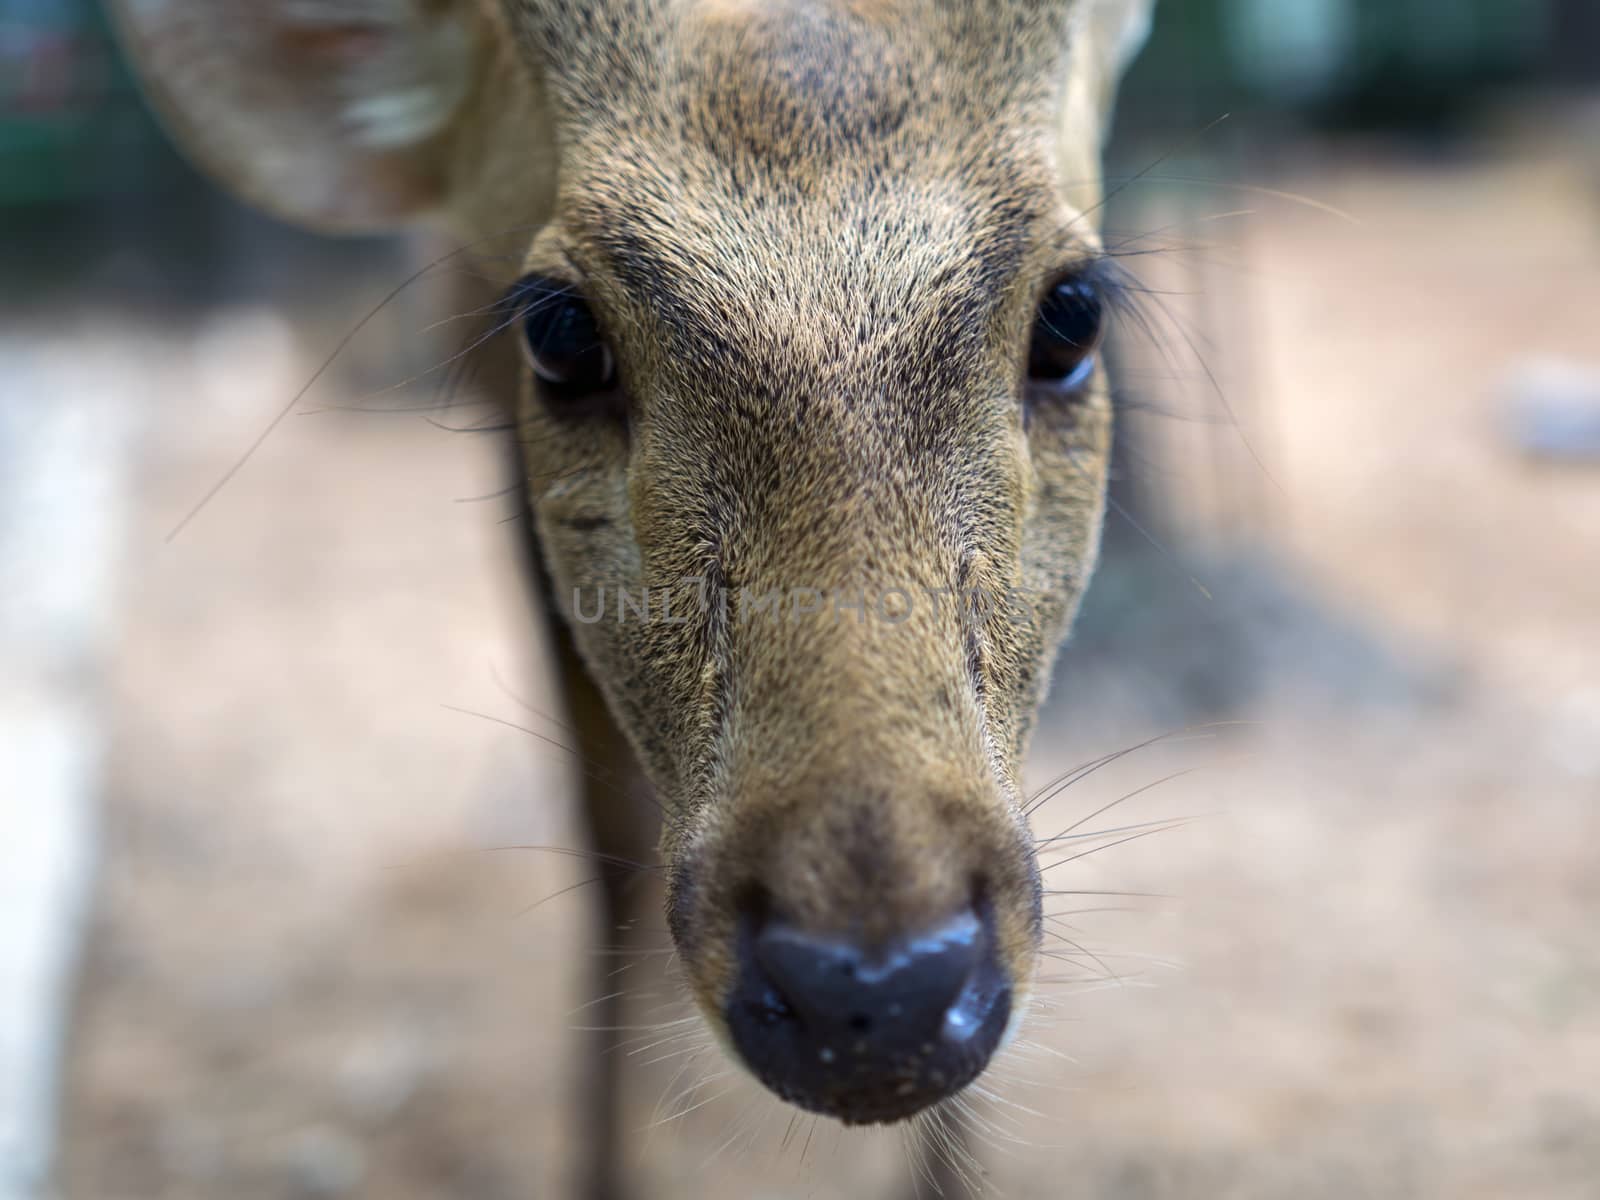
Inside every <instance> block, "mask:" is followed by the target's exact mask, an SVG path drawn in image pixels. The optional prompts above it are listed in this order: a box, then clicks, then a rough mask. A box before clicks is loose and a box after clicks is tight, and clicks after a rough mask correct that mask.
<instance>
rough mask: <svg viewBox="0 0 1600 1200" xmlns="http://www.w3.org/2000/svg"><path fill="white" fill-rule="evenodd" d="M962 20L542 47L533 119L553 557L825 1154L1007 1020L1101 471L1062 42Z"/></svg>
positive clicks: (762, 29)
mask: <svg viewBox="0 0 1600 1200" xmlns="http://www.w3.org/2000/svg"><path fill="white" fill-rule="evenodd" d="M956 7H957V6H949V7H948V8H946V9H919V10H916V11H913V12H910V13H906V14H894V15H889V14H884V13H881V12H869V11H866V10H865V6H862V8H861V9H859V10H858V11H854V12H853V11H850V10H849V9H847V8H844V7H841V8H839V9H836V10H830V9H828V8H825V7H823V6H813V5H794V6H784V5H776V6H775V5H754V4H752V5H747V6H739V5H721V6H717V7H714V8H712V7H709V6H708V7H707V8H706V9H702V10H698V11H695V12H693V13H691V14H690V15H688V16H685V17H684V18H682V24H681V25H680V26H679V27H677V28H676V29H674V31H673V36H671V37H667V36H663V35H661V34H660V33H658V32H655V31H657V30H659V29H660V28H661V26H662V24H663V23H664V21H665V19H666V18H665V17H664V16H663V17H661V18H659V19H658V20H656V21H652V22H642V23H641V27H642V28H646V29H649V30H651V31H652V32H651V33H650V34H648V35H646V36H643V37H640V38H639V39H638V40H637V41H634V42H627V41H622V40H609V41H607V42H605V43H604V44H602V45H600V46H594V47H585V48H584V49H579V50H576V52H575V53H567V51H568V50H571V49H574V47H575V41H574V39H573V38H572V37H571V35H570V32H569V30H568V29H567V27H566V26H565V25H564V24H563V23H562V22H561V21H559V20H556V19H547V22H546V23H545V24H543V25H541V24H540V23H539V22H534V23H533V26H532V31H531V37H532V39H533V41H534V42H535V44H536V45H541V46H543V47H544V48H545V54H546V56H547V59H546V61H547V62H548V63H549V70H550V72H551V77H552V78H553V79H555V80H556V81H557V83H556V91H557V94H558V95H559V97H560V104H561V111H562V115H561V125H560V128H561V137H562V142H561V162H562V173H561V185H560V191H559V193H558V196H557V199H556V205H555V217H554V219H553V220H552V221H551V223H550V224H549V225H548V226H547V227H546V228H545V230H544V231H543V232H542V233H541V234H540V235H539V236H538V237H537V238H536V239H535V241H534V244H533V247H532V250H531V253H530V255H529V258H528V272H529V274H528V281H527V282H526V283H525V284H524V285H523V286H524V293H523V298H522V303H523V305H524V308H525V312H526V316H525V318H524V321H525V330H524V332H525V336H526V338H527V342H528V351H529V357H530V362H531V363H532V365H533V368H534V370H533V372H532V373H531V377H530V381H529V386H528V389H527V391H526V392H525V394H524V398H523V407H522V413H521V427H522V439H523V444H524V446H525V450H526V459H527V462H528V465H529V471H530V481H531V494H532V497H533V504H534V511H535V514H536V517H537V522H538V528H539V534H540V540H541V544H542V545H543V547H544V550H545V553H546V556H547V559H548V561H549V565H550V567H551V570H552V574H553V576H554V578H555V581H556V591H557V595H558V597H559V601H560V603H561V604H562V605H563V606H564V607H565V608H566V611H567V616H568V618H569V620H570V621H571V622H572V624H573V627H574V629H575V631H576V634H577V638H578V642H579V645H580V647H581V649H582V651H583V653H584V654H585V657H586V658H587V660H588V661H589V662H590V663H591V664H592V666H593V668H594V674H595V676H596V678H597V679H598V680H599V681H600V683H601V686H602V687H603V689H604V690H605V692H606V695H607V697H608V699H609V701H610V704H611V706H612V709H613V711H614V712H615V713H616V714H617V715H618V717H619V718H620V719H621V721H622V722H623V724H624V726H625V727H626V728H627V730H628V731H629V733H630V734H631V735H632V737H633V740H634V742H635V744H636V745H637V746H638V748H639V750H640V752H641V754H642V756H643V758H644V760H645V762H646V763H647V765H648V769H649V772H650V774H651V776H652V778H653V779H654V780H655V781H656V783H657V785H658V787H659V790H660V793H661V796H662V800H663V803H664V806H665V809H666V814H667V823H666V828H665V833H664V839H663V851H664V855H665V861H666V863H667V864H668V868H669V878H670V881H671V883H670V892H671V898H670V911H669V917H670V923H671V927H672V930H673V934H674V937H675V939H676V942H677V946H678V949H679V951H680V954H681V957H682V961H683V964H684V966H685V967H686V970H687V975H688V978H689V979H690V981H691V983H692V985H693V989H694V992H695V996H696V998H697V1000H698V1001H699V1004H700V1007H701V1008H702V1010H703V1012H704V1013H705V1015H706V1017H707V1019H708V1021H710V1022H711V1024H712V1025H713V1027H714V1028H716V1029H717V1030H718V1031H719V1032H720V1033H722V1034H723V1035H724V1036H725V1038H726V1039H727V1040H729V1041H731V1043H732V1044H733V1046H734V1047H735V1049H736V1051H737V1052H738V1054H739V1055H740V1056H741V1057H742V1058H743V1059H744V1060H745V1062H746V1063H747V1064H748V1065H750V1066H751V1067H752V1068H753V1069H754V1070H755V1071H756V1073H757V1074H758V1075H760V1076H761V1077H762V1078H763V1080H765V1081H766V1082H767V1083H768V1084H769V1085H770V1086H771V1087H773V1088H774V1090H776V1091H778V1092H779V1093H780V1094H781V1095H784V1096H785V1097H787V1098H789V1099H792V1100H794V1101H795V1102H796V1103H799V1104H800V1105H802V1106H804V1107H807V1108H812V1109H816V1110H819V1111H822V1112H826V1113H829V1114H831V1115H834V1116H838V1117H841V1118H843V1119H845V1120H849V1121H873V1120H890V1119H895V1118H898V1117H902V1116H905V1115H908V1114H909V1113H911V1112H914V1111H916V1110H918V1109H920V1108H922V1107H924V1106H926V1105H927V1104H929V1103H931V1102H932V1101H934V1100H937V1099H940V1098H942V1097H943V1096H944V1095H947V1094H949V1092H951V1091H953V1090H955V1089H956V1088H959V1087H961V1086H964V1085H965V1084H966V1083H967V1082H969V1081H970V1080H971V1079H972V1078H973V1077H974V1076H975V1075H976V1074H977V1072H978V1071H979V1070H981V1069H982V1067H983V1065H984V1064H985V1063H986V1061H987V1060H988V1057H989V1055H990V1054H991V1053H992V1052H993V1050H994V1049H995V1047H996V1046H997V1044H998V1043H999V1041H1000V1040H1001V1038H1002V1037H1003V1035H1004V1033H1005V1031H1006V1029H1007V1027H1008V1025H1009V1023H1010V1022H1011V1020H1012V1018H1013V1017H1014V1016H1015V1015H1017V1014H1018V1013H1020V1011H1021V1009H1022V1006H1023V1002H1024V1000H1025V998H1026V995H1027V992H1028V987H1029V981H1030V980H1031V978H1032V976H1033V971H1034V964H1035V957H1036V952H1037V946H1038V943H1039V935H1040V931H1039V921H1040V916H1039V913H1040V904H1039V894H1040V893H1039V884H1038V874H1037V869H1036V865H1035V861H1034V855H1033V852H1032V848H1031V845H1030V839H1029V836H1028V833H1027V829H1026V826H1025V824H1024V821H1023V817H1022V814H1021V812H1020V808H1019V804H1018V768H1019V763H1020V760H1021V756H1022V753H1023V748H1024V744H1025V740H1026V736H1027V732H1028V729H1029V726H1030V724H1031V721H1032V717H1033V713H1034V710H1035V707H1036V705H1037V704H1038V702H1039V699H1040V697H1041V692H1042V688H1043V685H1044V683H1045V681H1046V679H1047V676H1048V673H1049V667H1050V661H1051V658H1052V656H1053V654H1054V652H1055V649H1056V646H1057V644H1058V642H1059V640H1060V639H1061V637H1062V634H1063V632H1064V630H1065V628H1066V625H1067V622H1068V619H1069V617H1070V614H1071V613H1072V611H1073V609H1074V607H1075V605H1076V603H1077V600H1078V596H1079V593H1080V592H1081V590H1082V588H1083V586H1084V583H1085V581H1086V580H1087V577H1088V575H1089V572H1090V569H1091V567H1092V564H1093V559H1094V553H1095V547H1096V543H1097V540H1098V530H1099V526H1100V519H1101V503H1102V500H1101V497H1102V491H1103V485H1104V479H1105V471H1106V464H1107V456H1108V452H1109V447H1110V428H1111V421H1110V409H1109V404H1108V401H1107V397H1106V389H1105V387H1104V384H1103V377H1102V374H1101V373H1100V372H1099V371H1098V370H1097V369H1096V364H1095V358H1094V356H1095V350H1096V349H1097V346H1098V342H1099V337H1100V324H1101V315H1102V313H1103V312H1104V309H1105V305H1106V301H1107V298H1106V297H1104V296H1102V295H1101V294H1100V291H1099V289H1100V288H1101V287H1102V286H1103V284H1102V283H1101V278H1100V273H1099V272H1098V270H1097V257H1096V247H1095V244H1094V241H1093V231H1092V228H1091V227H1090V225H1089V224H1088V222H1087V221H1086V220H1085V218H1084V213H1083V211H1082V210H1081V209H1079V208H1076V207H1074V205H1073V203H1072V198H1071V196H1070V195H1069V193H1068V191H1067V190H1066V189H1064V188H1063V186H1062V183H1061V158H1060V154H1061V147H1060V144H1059V138H1060V135H1061V119H1060V106H1061V101H1062V98H1061V94H1060V87H1061V85H1060V83H1059V71H1058V70H1057V69H1056V68H1057V65H1058V64H1060V63H1062V62H1064V61H1066V60H1067V58H1068V56H1069V55H1070V50H1071V46H1070V37H1071V33H1072V26H1071V25H1070V23H1069V22H1068V21H1066V20H1065V19H1064V17H1063V14H1061V13H1060V12H1058V11H1055V10H1048V9H1047V10H1040V9H1037V8H1035V7H1033V6H1021V5H998V6H991V7H990V8H988V9H987V10H985V9H984V6H972V7H971V8H964V9H963V11H960V12H956V11H954V10H955V8H956ZM997 25H998V28H997V27H996V26H997ZM585 50H587V51H588V52H589V54H590V55H592V57H586V56H585ZM620 80H628V81H630V82H629V83H627V84H620V83H619V81H620ZM663 90H664V91H665V93H666V95H667V96H668V97H669V98H670V99H669V100H668V101H667V102H663V99H662V95H663ZM1080 194H1081V193H1080Z"/></svg>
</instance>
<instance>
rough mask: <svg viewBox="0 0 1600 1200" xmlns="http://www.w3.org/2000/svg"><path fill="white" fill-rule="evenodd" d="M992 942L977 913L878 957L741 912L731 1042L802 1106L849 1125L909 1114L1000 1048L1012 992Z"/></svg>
mask: <svg viewBox="0 0 1600 1200" xmlns="http://www.w3.org/2000/svg"><path fill="white" fill-rule="evenodd" d="M994 940H995V939H994V934H993V926H992V921H991V920H989V919H986V917H985V916H984V915H980V913H979V912H978V911H976V910H974V909H968V910H966V911H963V912H961V913H958V914H957V915H956V916H954V917H952V918H950V919H949V920H947V921H945V922H943V923H942V924H940V925H938V926H936V927H934V928H931V929H927V930H924V931H923V932H921V933H918V934H916V935H913V936H910V937H906V938H903V939H901V940H900V941H898V942H897V943H894V944H891V945H890V946H888V947H886V948H885V949H883V950H882V951H880V952H877V953H868V952H867V951H866V950H864V949H863V948H862V947H860V946H858V945H856V944H854V943H853V942H851V941H850V940H848V939H845V938H838V937H822V936H818V935H816V934H812V933H809V932H807V931H806V930H803V929H799V928H796V927H795V926H794V925H791V924H788V923H786V922H784V921H781V920H775V919H774V920H764V919H762V918H761V917H760V916H759V915H756V914H747V915H746V918H745V920H744V922H743V928H742V931H741V936H740V942H739V974H738V979H737V982H736V983H735V986H734V989H733V993H732V995H731V997H730V999H729V1002H728V1009H727V1017H728V1025H729V1029H730V1031H731V1032H732V1034H733V1041H734V1044H735V1046H736V1047H737V1048H738V1050H739V1053H740V1054H741V1055H742V1056H743V1058H744V1059H745V1061H746V1062H747V1063H748V1064H749V1066H750V1067H751V1069H752V1070H754V1071H755V1073H756V1075H757V1076H758V1077H759V1078H760V1079H761V1081H762V1082H763V1083H765V1084H766V1085H767V1086H768V1087H769V1088H771V1089H772V1090H773V1091H774V1092H776V1093H778V1095H780V1096H782V1097H783V1098H784V1099H785V1100H788V1101H790V1102H791V1103H793V1104H797V1105H799V1106H800V1107H801V1108H806V1109H810V1110H812V1111H814V1112H821V1113H826V1114H828V1115H829V1116H833V1117H837V1118H838V1119H840V1120H842V1121H845V1122H848V1123H851V1124H863V1123H868V1122H883V1121H896V1120H900V1119H902V1118H904V1117H908V1116H910V1115H912V1114H913V1113H915V1112H918V1111H920V1110H921V1109H923V1108H926V1107H927V1106H929V1105H930V1104H934V1103H937V1102H938V1101H939V1100H942V1099H944V1098H945V1097H946V1096H949V1095H952V1094H953V1093H955V1092H957V1091H959V1090H960V1089H961V1088H963V1087H965V1086H966V1085H967V1084H969V1083H971V1082H972V1080H973V1079H975V1078H977V1076H978V1075H979V1074H980V1073H981V1072H982V1070H983V1068H984V1067H985V1066H986V1065H987V1063H988V1061H989V1057H990V1055H992V1054H993V1053H994V1050H995V1047H996V1046H997V1045H999V1042H1000V1038H1001V1036H1002V1034H1003V1033H1004V1032H1005V1026H1006V1022H1007V1020H1008V1019H1009V1018H1010V1015H1011V988H1010V985H1009V983H1008V981H1007V979H1006V976H1005V973H1004V971H1003V970H1002V968H1001V967H1000V966H999V963H998V960H997V958H996V951H995V945H994Z"/></svg>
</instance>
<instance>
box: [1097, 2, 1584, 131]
mask: <svg viewBox="0 0 1600 1200" xmlns="http://www.w3.org/2000/svg"><path fill="white" fill-rule="evenodd" d="M1582 45H1587V46H1588V47H1589V48H1590V50H1591V53H1590V54H1588V55H1583V54H1581V53H1575V52H1574V51H1575V48H1576V47H1577V46H1582ZM1586 74H1587V75H1588V76H1589V77H1591V78H1593V77H1596V76H1600V6H1596V5H1594V4H1593V3H1592V0H1166V2H1165V3H1160V4H1158V9H1157V20H1156V27H1155V33H1154V36H1153V37H1152V39H1151V43H1150V46H1149V49H1148V50H1147V52H1146V53H1145V55H1144V56H1143V58H1142V59H1141V60H1140V62H1139V64H1138V66H1137V67H1136V68H1135V70H1134V72H1133V76H1132V78H1131V79H1130V80H1129V85H1128V88H1127V89H1126V91H1125V93H1124V110H1125V113H1126V114H1127V115H1128V116H1129V117H1131V118H1132V119H1133V120H1135V121H1137V122H1138V123H1139V124H1140V125H1142V126H1147V125H1158V124H1165V125H1171V124H1172V123H1174V122H1182V121H1190V122H1193V121H1196V120H1202V121H1203V120H1205V119H1209V118H1210V117H1214V116H1216V115H1218V114H1219V113H1221V112H1224V111H1230V110H1231V111H1239V110H1241V109H1243V110H1255V111H1262V110H1266V111H1270V112H1271V114H1272V115H1273V116H1274V117H1276V118H1278V119H1282V120H1289V121H1306V122H1309V123H1312V124H1314V125H1318V126H1323V127H1333V128H1349V127H1360V128H1376V129H1391V130H1404V129H1411V130H1418V131H1421V132H1430V131H1446V130H1448V129H1449V128H1451V127H1452V126H1454V125H1456V124H1457V123H1459V122H1461V121H1463V120H1466V119H1469V118H1470V117H1471V115H1472V114H1473V112H1474V111H1475V110H1476V109H1477V107H1478V106H1479V105H1480V104H1481V103H1482V101H1483V100H1484V99H1486V98H1487V97H1490V96H1492V95H1493V94H1494V93H1495V92H1496V91H1498V90H1500V89H1502V88H1505V87H1509V86H1516V85H1524V86H1526V85H1529V84H1534V85H1537V84H1539V83H1541V82H1544V81H1547V80H1552V79H1557V78H1560V77H1563V76H1565V77H1572V78H1581V77H1583V76H1584V75H1586Z"/></svg>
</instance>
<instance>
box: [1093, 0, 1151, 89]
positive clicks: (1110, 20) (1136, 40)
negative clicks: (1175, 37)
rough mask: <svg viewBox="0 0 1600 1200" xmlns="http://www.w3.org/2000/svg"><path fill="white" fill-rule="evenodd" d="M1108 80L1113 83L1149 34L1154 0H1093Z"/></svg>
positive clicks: (1094, 18) (1098, 40) (1097, 35)
mask: <svg viewBox="0 0 1600 1200" xmlns="http://www.w3.org/2000/svg"><path fill="white" fill-rule="evenodd" d="M1090 4H1091V8H1092V13H1091V16H1090V20H1091V22H1092V23H1093V25H1094V28H1095V41H1096V43H1097V44H1098V45H1099V47H1100V50H1099V53H1100V55H1101V60H1102V62H1104V64H1105V72H1106V81H1107V85H1108V86H1112V87H1114V86H1115V85H1116V82H1117V80H1119V79H1121V78H1122V73H1123V72H1124V71H1125V70H1127V69H1128V65H1129V64H1130V63H1132V62H1133V60H1134V59H1135V58H1137V57H1138V56H1139V51H1141V50H1143V49H1144V44H1145V42H1146V41H1148V40H1149V37H1150V22H1151V17H1152V14H1153V13H1154V12H1155V7H1156V5H1155V0H1090Z"/></svg>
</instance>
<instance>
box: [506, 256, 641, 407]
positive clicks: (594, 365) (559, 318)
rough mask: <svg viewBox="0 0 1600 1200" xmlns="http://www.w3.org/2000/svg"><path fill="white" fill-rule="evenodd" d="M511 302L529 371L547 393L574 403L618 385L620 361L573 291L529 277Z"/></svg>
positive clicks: (590, 313) (535, 277)
mask: <svg viewBox="0 0 1600 1200" xmlns="http://www.w3.org/2000/svg"><path fill="white" fill-rule="evenodd" d="M510 302H511V303H512V304H513V305H514V306H515V310H516V312H517V313H518V316H517V318H516V320H517V321H518V323H519V324H520V325H521V328H522V348H523V351H524V352H525V353H526V354H527V357H528V365H529V366H530V367H532V368H533V373H534V374H535V375H537V376H538V377H539V380H540V382H542V383H543V384H544V385H545V387H546V388H547V389H549V390H550V391H552V392H554V393H556V394H557V395H560V396H563V397H568V398H572V397H578V396H584V395H588V394H589V393H592V392H599V391H604V390H605V389H607V388H609V387H610V386H611V385H612V384H613V383H614V382H615V381H616V373H617V368H616V360H615V359H614V358H613V357H612V355H611V348H610V347H609V346H607V345H606V341H605V337H604V336H603V335H602V334H601V332H600V323H599V322H598V321H596V320H595V316H594V311H593V310H592V309H591V308H590V307H589V305H588V304H587V303H586V302H585V301H584V299H583V297H582V296H580V295H579V294H578V293H577V292H576V291H575V290H574V289H573V288H572V287H571V285H569V284H564V283H559V282H557V281H556V280H553V279H546V278H543V277H542V276H529V277H528V278H526V279H523V280H522V281H521V282H519V283H518V284H517V286H516V287H515V288H513V289H512V295H511V298H510Z"/></svg>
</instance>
